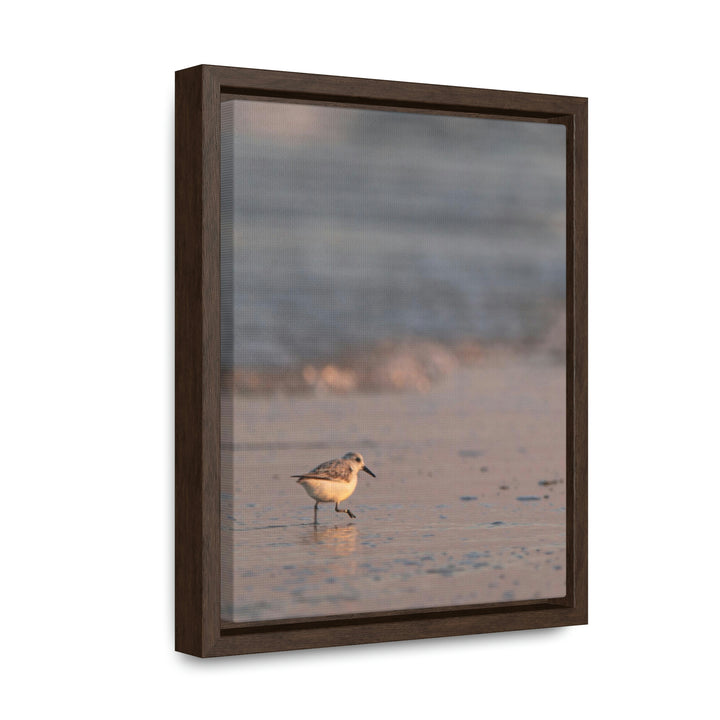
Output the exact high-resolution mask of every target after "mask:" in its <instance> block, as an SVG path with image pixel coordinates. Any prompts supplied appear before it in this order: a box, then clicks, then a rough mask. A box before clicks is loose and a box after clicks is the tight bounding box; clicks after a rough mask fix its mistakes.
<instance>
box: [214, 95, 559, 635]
mask: <svg viewBox="0 0 720 720" xmlns="http://www.w3.org/2000/svg"><path fill="white" fill-rule="evenodd" d="M221 144H222V149H221V153H222V157H221V171H222V181H221V224H222V238H221V247H222V253H221V326H222V332H221V334H222V338H221V377H222V381H221V383H222V388H221V415H222V418H221V428H222V443H221V467H222V471H221V475H222V477H221V489H222V493H221V543H222V548H221V559H222V599H221V616H222V620H223V622H224V623H226V624H232V623H253V622H267V621H278V620H286V619H296V618H314V617H320V616H332V615H347V614H351V613H352V614H357V613H387V612H392V611H402V610H409V609H418V608H443V607H456V606H462V605H467V606H477V605H482V604H488V603H504V602H516V601H521V600H538V599H550V598H560V597H563V596H564V595H565V590H566V587H565V582H566V562H565V551H566V507H565V497H566V495H565V475H566V447H565V444H566V346H565V337H566V335H565V316H566V306H565V287H566V284H565V272H566V221H565V197H566V194H565V183H566V159H565V158H566V137H565V127H564V126H563V125H560V124H553V123H546V122H530V121H524V120H499V119H482V118H477V117H460V116H452V115H447V114H424V113H414V112H396V111H388V110H371V109H363V108H349V107H333V106H323V105H313V104H302V103H290V102H273V101H265V100H262V101H259V100H252V99H232V100H227V101H224V102H223V103H222V143H221Z"/></svg>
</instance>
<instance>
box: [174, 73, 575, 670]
mask: <svg viewBox="0 0 720 720" xmlns="http://www.w3.org/2000/svg"><path fill="white" fill-rule="evenodd" d="M225 95H228V96H229V95H240V96H244V97H257V98H264V99H268V98H270V99H276V100H279V101H284V102H310V103H322V104H325V105H342V106H346V107H347V106H351V107H365V108H375V109H389V110H390V109H398V110H403V111H409V112H429V113H448V114H458V115H468V116H476V117H492V118H507V119H524V120H530V121H536V122H548V123H561V124H563V125H565V126H566V128H567V134H566V137H567V212H566V215H567V321H568V322H567V478H566V487H567V505H566V507H567V584H566V586H567V595H566V597H565V598H560V599H557V600H546V601H526V602H509V603H502V604H495V605H487V604H486V605H480V606H462V607H458V608H452V607H444V608H435V609H423V610H414V611H409V612H408V611H403V612H391V613H386V614H378V613H369V614H357V615H344V616H330V617H326V618H313V619H304V620H303V619H299V620H287V621H286V620H283V621H275V622H265V623H243V624H241V625H228V624H225V623H221V620H220V101H221V97H222V96H225ZM587 111H588V104H587V99H586V98H579V97H565V96H558V95H540V94H531V93H520V92H503V91H497V90H478V89H473V88H465V87H447V86H439V85H424V84H416V83H404V82H388V81H383V80H364V79H357V78H346V77H332V76H326V75H307V74H298V73H287V72H273V71H267V70H249V69H244V68H230V67H219V66H212V65H200V66H197V67H193V68H188V69H186V70H180V71H178V72H177V73H176V76H175V647H176V649H177V650H179V651H181V652H185V653H190V654H192V655H198V656H201V657H209V656H220V655H239V654H245V653H255V652H270V651H277V650H291V649H299V648H311V647H329V646H334V645H351V644H358V643H371V642H382V641H390V640H409V639H414V638H427V637H438V636H450V635H465V634H471V633H485V632H497V631H505V630H524V629H529V628H544V627H556V626H563V625H580V624H585V623H587V617H588V615H587V612H588V574H587V572H588V570H587V447H588V445H587V288H588V282H587V168H588V160H587V147H588V145H587Z"/></svg>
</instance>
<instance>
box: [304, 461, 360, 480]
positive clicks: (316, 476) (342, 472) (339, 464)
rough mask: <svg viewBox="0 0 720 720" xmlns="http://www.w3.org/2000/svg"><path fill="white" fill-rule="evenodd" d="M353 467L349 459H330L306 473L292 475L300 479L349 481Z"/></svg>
mask: <svg viewBox="0 0 720 720" xmlns="http://www.w3.org/2000/svg"><path fill="white" fill-rule="evenodd" d="M351 470H352V468H351V467H350V463H348V462H347V460H342V459H339V460H328V461H327V462H324V463H320V465H318V466H317V467H316V468H313V469H312V470H310V472H307V473H305V474H304V475H292V476H291V477H296V478H300V480H329V481H330V482H349V481H350V472H351Z"/></svg>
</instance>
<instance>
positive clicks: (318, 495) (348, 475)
mask: <svg viewBox="0 0 720 720" xmlns="http://www.w3.org/2000/svg"><path fill="white" fill-rule="evenodd" d="M360 470H364V471H365V472H366V473H368V474H369V475H372V476H373V477H375V473H374V472H372V471H371V470H370V469H369V468H368V467H367V466H366V465H365V461H364V460H363V457H362V455H361V454H360V453H356V452H349V453H345V454H344V455H343V456H342V457H341V458H338V459H337V460H328V461H327V462H324V463H321V464H320V465H318V466H317V467H316V468H313V469H312V470H310V472H307V473H305V474H304V475H292V476H291V477H296V478H299V479H298V482H299V483H300V484H301V485H302V486H303V487H304V488H305V492H306V493H307V494H308V495H309V496H310V497H311V498H312V499H313V500H315V525H317V509H318V503H321V502H334V503H335V512H341V513H347V514H348V515H349V516H350V517H351V518H354V517H355V515H353V514H352V513H351V512H350V510H341V509H340V508H339V507H338V503H340V502H342V501H343V500H345V498H349V497H350V496H351V495H352V494H353V493H354V492H355V488H356V487H357V481H358V472H359V471H360Z"/></svg>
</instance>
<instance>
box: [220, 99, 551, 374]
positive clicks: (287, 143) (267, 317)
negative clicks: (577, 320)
mask: <svg viewBox="0 0 720 720" xmlns="http://www.w3.org/2000/svg"><path fill="white" fill-rule="evenodd" d="M222 146H223V154H222V163H223V202H222V213H223V220H224V222H223V245H224V248H225V251H226V253H227V254H226V258H228V257H232V264H231V268H232V277H231V278H230V279H231V282H229V283H226V284H225V286H224V293H225V296H224V298H223V299H224V303H223V308H224V310H223V312H224V321H225V323H226V325H225V327H231V328H232V341H231V342H230V343H226V344H225V345H224V353H223V354H224V358H223V360H224V364H225V366H226V367H227V366H229V365H230V364H232V365H234V366H235V367H242V368H280V369H282V368H297V367H300V366H302V365H303V364H304V363H308V362H323V361H326V360H331V359H333V358H336V357H338V356H340V355H342V354H344V353H347V352H348V351H351V350H353V349H356V348H372V347H376V346H378V345H380V344H382V343H386V344H387V342H394V341H397V342H400V341H405V340H408V339H412V340H418V339H419V340H423V341H426V340H431V341H436V342H438V343H443V344H452V343H457V342H460V341H463V340H472V341H476V342H479V343H492V342H498V341H500V342H521V343H522V342H528V341H533V340H537V339H539V338H541V337H543V335H544V334H546V333H547V332H548V330H549V329H550V327H551V326H552V324H553V323H554V322H556V320H557V317H558V314H559V313H561V312H562V311H563V310H564V297H565V128H564V127H563V126H560V125H553V124H545V123H531V122H516V121H500V120H481V119H475V118H458V117H449V116H435V115H424V114H415V113H397V112H382V111H371V110H359V109H345V108H332V107H321V106H310V105H288V104H281V103H272V102H255V101H244V100H233V101H229V102H226V103H224V105H223V143H222ZM228 322H229V323H230V325H227V323H228Z"/></svg>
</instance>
